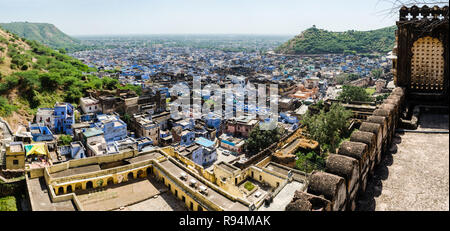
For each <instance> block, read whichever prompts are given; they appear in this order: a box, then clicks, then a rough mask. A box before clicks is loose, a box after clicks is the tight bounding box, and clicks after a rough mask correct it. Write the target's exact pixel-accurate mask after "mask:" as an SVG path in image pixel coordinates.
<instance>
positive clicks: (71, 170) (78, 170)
mask: <svg viewBox="0 0 450 231" xmlns="http://www.w3.org/2000/svg"><path fill="white" fill-rule="evenodd" d="M100 170H101V168H100V165H98V164H93V165H87V166H81V167H76V168H69V169H66V170H63V171H60V172H54V173H50V176H51V177H53V178H59V177H66V176H71V175H77V174H84V173H89V172H95V171H100Z"/></svg>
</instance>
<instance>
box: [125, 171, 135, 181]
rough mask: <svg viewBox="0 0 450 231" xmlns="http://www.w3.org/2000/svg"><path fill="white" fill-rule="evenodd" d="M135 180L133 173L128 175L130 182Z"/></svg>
mask: <svg viewBox="0 0 450 231" xmlns="http://www.w3.org/2000/svg"><path fill="white" fill-rule="evenodd" d="M133 178H134V176H133V172H129V173H128V175H127V179H128V180H132V179H133Z"/></svg>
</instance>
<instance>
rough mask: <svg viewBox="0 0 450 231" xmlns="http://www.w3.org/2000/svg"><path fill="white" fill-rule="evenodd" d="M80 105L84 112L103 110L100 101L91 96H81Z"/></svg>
mask: <svg viewBox="0 0 450 231" xmlns="http://www.w3.org/2000/svg"><path fill="white" fill-rule="evenodd" d="M80 107H81V110H82V111H83V113H84V114H88V113H96V112H101V111H102V107H101V105H100V101H98V100H96V99H93V98H90V97H85V98H80Z"/></svg>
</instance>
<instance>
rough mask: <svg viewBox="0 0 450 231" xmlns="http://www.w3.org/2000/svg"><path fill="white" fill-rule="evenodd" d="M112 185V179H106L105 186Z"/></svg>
mask: <svg viewBox="0 0 450 231" xmlns="http://www.w3.org/2000/svg"><path fill="white" fill-rule="evenodd" d="M112 184H114V178H112V177H110V178H108V180H107V181H106V185H112Z"/></svg>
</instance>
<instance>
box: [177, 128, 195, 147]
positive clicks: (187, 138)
mask: <svg viewBox="0 0 450 231" xmlns="http://www.w3.org/2000/svg"><path fill="white" fill-rule="evenodd" d="M194 140H195V132H193V131H190V130H183V131H182V132H181V140H180V145H181V146H189V145H191V144H192V143H194Z"/></svg>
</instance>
